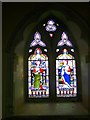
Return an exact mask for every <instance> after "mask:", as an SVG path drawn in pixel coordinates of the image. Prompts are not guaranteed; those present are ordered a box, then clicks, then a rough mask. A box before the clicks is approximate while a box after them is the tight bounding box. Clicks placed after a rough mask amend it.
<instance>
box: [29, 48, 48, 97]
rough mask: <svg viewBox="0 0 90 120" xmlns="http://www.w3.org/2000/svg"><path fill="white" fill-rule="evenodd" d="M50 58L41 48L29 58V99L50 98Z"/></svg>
mask: <svg viewBox="0 0 90 120" xmlns="http://www.w3.org/2000/svg"><path fill="white" fill-rule="evenodd" d="M48 76H49V73H48V57H47V55H45V54H42V51H41V49H40V48H37V49H36V50H35V51H34V54H32V55H30V56H29V58H28V96H29V98H42V97H43V98H44V97H49V77H48Z"/></svg>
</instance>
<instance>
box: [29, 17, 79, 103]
mask: <svg viewBox="0 0 90 120" xmlns="http://www.w3.org/2000/svg"><path fill="white" fill-rule="evenodd" d="M41 23H42V22H41ZM39 25H40V26H39V27H37V28H41V24H39ZM38 30H39V31H40V29H38ZM43 32H44V34H43ZM43 36H44V37H43ZM42 38H44V39H46V42H45V41H43V39H42ZM58 39H59V41H58ZM47 41H48V42H47ZM29 44H30V45H29V49H28V88H27V89H28V98H29V99H30V98H33V99H32V100H35V101H38V100H39V101H42V100H43V101H44V100H47V101H48V100H50V101H55V100H56V101H57V100H60V99H61V98H63V99H66V98H67V99H68V98H70V99H71V98H76V99H77V97H78V85H77V83H78V82H77V79H78V78H77V68H76V66H77V65H76V49H75V47H74V45H73V44H72V42H71V40H70V37H69V36H68V34H67V32H66V31H65V32H64V28H63V27H62V26H61V25H60V23H59V22H54V20H53V19H48V20H47V22H46V23H45V22H43V24H42V29H41V31H40V32H35V34H34V37H33V40H32V41H31V42H30V43H29ZM48 51H49V52H48Z"/></svg>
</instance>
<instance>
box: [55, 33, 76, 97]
mask: <svg viewBox="0 0 90 120" xmlns="http://www.w3.org/2000/svg"><path fill="white" fill-rule="evenodd" d="M57 47H58V48H57V49H56V53H57V56H56V96H57V97H77V75H76V60H75V52H74V48H73V45H72V43H71V41H70V40H68V36H67V35H66V33H65V32H63V33H62V35H61V40H60V41H59V42H58V44H57Z"/></svg>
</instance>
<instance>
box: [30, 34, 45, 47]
mask: <svg viewBox="0 0 90 120" xmlns="http://www.w3.org/2000/svg"><path fill="white" fill-rule="evenodd" d="M36 45H40V46H42V47H45V46H46V44H45V43H44V42H42V41H41V35H40V33H39V32H36V33H35V34H34V40H33V41H32V42H31V44H30V47H33V46H36Z"/></svg>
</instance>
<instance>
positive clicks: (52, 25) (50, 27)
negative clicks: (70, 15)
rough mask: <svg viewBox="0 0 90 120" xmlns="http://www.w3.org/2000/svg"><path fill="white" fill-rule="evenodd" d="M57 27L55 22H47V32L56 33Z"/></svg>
mask: <svg viewBox="0 0 90 120" xmlns="http://www.w3.org/2000/svg"><path fill="white" fill-rule="evenodd" d="M56 29H57V28H56V26H55V22H54V21H53V20H49V21H48V22H47V25H46V31H48V32H54V31H56Z"/></svg>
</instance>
